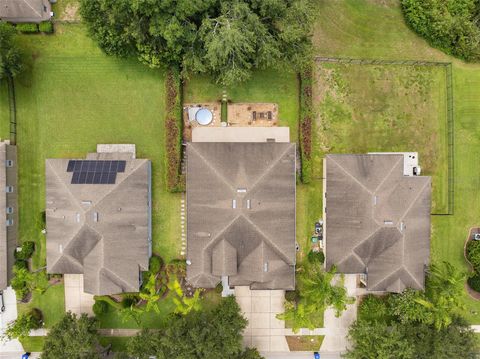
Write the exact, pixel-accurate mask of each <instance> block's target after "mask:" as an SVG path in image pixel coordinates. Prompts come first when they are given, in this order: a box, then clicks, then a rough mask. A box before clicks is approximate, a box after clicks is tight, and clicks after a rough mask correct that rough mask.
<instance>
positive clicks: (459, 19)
mask: <svg viewBox="0 0 480 359" xmlns="http://www.w3.org/2000/svg"><path fill="white" fill-rule="evenodd" d="M402 9H403V13H404V16H405V19H406V22H407V23H408V24H409V26H410V27H411V28H412V29H413V30H414V31H415V32H417V33H418V34H419V35H421V36H423V37H424V38H425V39H426V40H427V41H428V42H429V43H430V44H431V45H432V46H435V47H438V48H440V49H442V50H443V51H445V52H446V53H449V54H453V55H455V56H458V57H460V58H463V59H465V60H470V61H471V60H478V59H479V54H480V51H479V40H480V29H479V27H478V22H477V19H478V16H479V12H480V7H479V6H477V1H476V0H456V1H445V0H402Z"/></svg>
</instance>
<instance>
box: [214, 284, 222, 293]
mask: <svg viewBox="0 0 480 359" xmlns="http://www.w3.org/2000/svg"><path fill="white" fill-rule="evenodd" d="M215 292H216V293H218V294H220V293H222V292H223V285H222V283H218V284H217V286H216V287H215Z"/></svg>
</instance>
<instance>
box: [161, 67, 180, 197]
mask: <svg viewBox="0 0 480 359" xmlns="http://www.w3.org/2000/svg"><path fill="white" fill-rule="evenodd" d="M165 87H166V88H165V90H166V91H165V102H166V103H165V113H166V118H165V147H166V148H165V156H166V167H167V173H166V176H167V178H166V183H167V189H168V190H169V191H171V192H182V191H184V190H185V179H184V176H181V175H180V165H181V159H182V127H183V126H182V97H181V93H182V91H181V89H182V83H181V80H180V73H179V71H178V70H177V69H170V70H169V71H168V72H167V78H166V81H165Z"/></svg>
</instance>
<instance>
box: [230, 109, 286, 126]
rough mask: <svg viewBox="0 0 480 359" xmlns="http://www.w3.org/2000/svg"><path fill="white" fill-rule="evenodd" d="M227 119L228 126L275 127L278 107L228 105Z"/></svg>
mask: <svg viewBox="0 0 480 359" xmlns="http://www.w3.org/2000/svg"><path fill="white" fill-rule="evenodd" d="M227 118H228V125H229V126H258V127H271V126H277V124H278V105H277V104H275V103H233V104H229V105H228V117H227Z"/></svg>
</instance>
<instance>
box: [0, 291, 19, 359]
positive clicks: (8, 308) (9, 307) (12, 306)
mask: <svg viewBox="0 0 480 359" xmlns="http://www.w3.org/2000/svg"><path fill="white" fill-rule="evenodd" d="M3 300H4V302H5V311H4V312H3V313H0V337H1V336H2V335H3V333H4V332H5V328H6V327H7V324H8V323H10V322H11V321H13V320H15V319H17V315H18V313H17V297H16V296H15V291H14V290H13V289H12V287H8V288H7V289H5V290H4V291H3ZM21 352H23V347H22V344H20V342H19V341H18V340H10V341H8V342H4V343H3V342H1V341H0V353H1V354H2V356H1V358H9V357H10V358H17V357H18V356H17V355H18V353H21Z"/></svg>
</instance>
